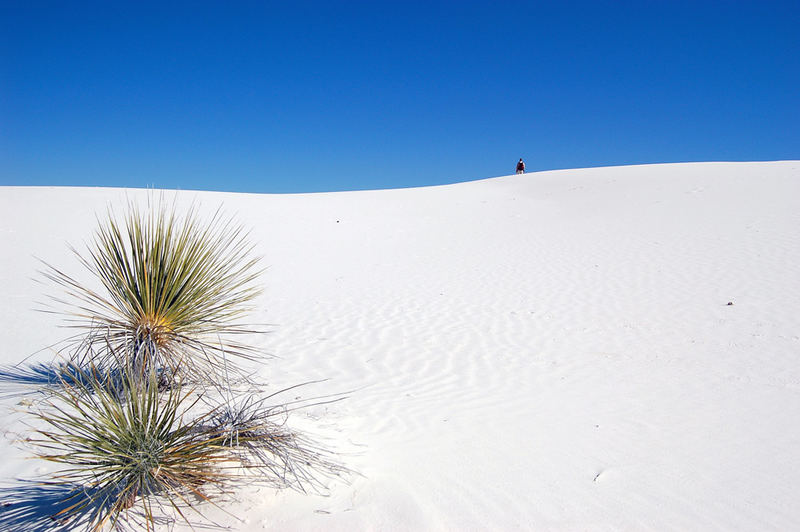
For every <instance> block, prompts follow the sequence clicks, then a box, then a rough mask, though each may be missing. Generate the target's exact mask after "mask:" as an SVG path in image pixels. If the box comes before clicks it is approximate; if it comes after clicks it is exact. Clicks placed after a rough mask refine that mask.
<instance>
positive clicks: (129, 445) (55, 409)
mask: <svg viewBox="0 0 800 532" xmlns="http://www.w3.org/2000/svg"><path fill="white" fill-rule="evenodd" d="M136 371H138V370H137V369H135V368H131V367H128V368H126V369H125V371H123V372H122V377H121V378H120V379H119V380H118V381H116V383H117V384H118V385H117V386H109V381H107V380H103V379H100V378H98V376H97V374H96V373H95V372H94V371H92V370H83V369H81V368H75V367H73V368H72V369H71V371H70V374H72V375H74V374H81V378H80V379H73V380H70V381H67V380H64V381H63V382H62V383H61V386H60V387H59V388H58V389H57V390H55V391H54V392H53V394H52V395H51V397H50V399H48V400H47V401H46V405H45V406H44V407H43V408H42V409H41V410H40V411H39V413H38V414H37V417H38V418H39V420H40V421H42V422H43V423H44V425H45V428H43V429H41V430H38V431H37V433H38V436H37V437H36V438H34V439H32V440H31V441H32V443H33V444H34V445H36V446H37V448H38V456H39V457H41V458H44V459H46V460H49V461H52V462H56V463H59V464H62V465H63V466H64V467H63V469H60V470H59V471H58V472H56V473H55V474H54V475H53V478H54V481H55V482H54V483H55V485H63V486H65V487H72V486H81V487H82V488H81V489H80V490H76V491H74V492H73V493H72V494H71V495H70V496H69V497H67V502H68V504H67V505H66V507H64V508H63V509H62V510H61V511H60V512H59V513H58V514H56V515H55V516H53V518H54V519H56V520H58V521H70V520H71V519H75V520H76V521H79V522H88V523H89V526H90V528H92V529H93V530H100V529H102V528H103V527H104V526H106V525H109V526H110V527H111V528H114V527H115V526H116V525H117V524H118V522H119V520H120V517H121V516H122V514H123V512H124V513H125V515H126V516H127V515H128V512H129V511H131V510H133V511H134V514H135V515H138V516H143V517H144V522H145V523H146V524H147V528H148V529H149V528H150V526H151V525H152V524H153V523H154V522H155V520H156V517H157V514H156V513H154V511H153V508H154V505H162V504H164V505H166V506H168V507H171V508H172V509H174V510H175V512H177V514H178V515H180V516H181V517H182V518H183V519H184V520H187V518H186V516H185V514H184V513H183V511H184V510H185V509H186V508H192V509H196V508H195V506H194V505H193V504H192V499H196V498H199V499H200V500H201V501H207V500H210V494H213V493H214V492H218V490H220V489H224V486H225V483H226V481H228V480H230V478H231V476H230V474H229V473H228V472H227V470H226V468H225V467H224V465H225V464H224V463H225V462H227V461H228V460H229V452H228V451H227V449H226V447H225V446H224V445H223V442H224V439H225V436H224V435H221V434H216V435H215V434H212V433H210V432H209V431H208V430H207V429H206V428H205V427H206V424H207V420H206V419H205V418H204V417H197V418H194V419H187V416H186V415H185V414H186V412H187V410H190V409H191V408H192V407H193V406H194V405H195V404H196V402H197V400H198V397H196V396H194V397H193V395H192V394H191V393H190V392H182V391H181V387H180V385H177V386H174V387H171V388H170V389H169V390H167V391H166V392H162V393H160V392H159V386H158V377H157V375H156V372H155V371H154V369H153V368H152V367H151V368H150V369H148V370H147V373H146V375H137V374H136ZM54 483H53V482H51V483H50V485H54ZM195 504H196V503H195ZM187 522H188V520H187Z"/></svg>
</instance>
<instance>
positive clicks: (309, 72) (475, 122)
mask: <svg viewBox="0 0 800 532" xmlns="http://www.w3.org/2000/svg"><path fill="white" fill-rule="evenodd" d="M799 23H800V2H797V1H793V2H768V1H760V2H715V3H706V2H685V3H684V2H677V1H674V2H673V1H663V2H656V1H646V0H643V1H635V2H540V3H539V2H480V3H478V2H468V1H459V2H436V1H428V2H414V1H404V2H391V3H389V2H374V1H373V2H342V3H338V2H329V1H328V2H280V3H277V2H276V3H273V2H185V3H170V2H160V3H153V4H149V3H147V2H131V3H130V4H126V3H124V2H94V3H87V2H75V3H70V2H52V3H45V2H36V1H26V2H8V1H6V2H3V3H2V5H1V6H0V185H80V186H97V185H101V186H125V187H148V186H149V187H156V188H178V189H209V190H229V191H247V192H307V191H327V190H348V189H371V188H394V187H407V186H420V185H433V184H441V183H448V182H455V181H465V180H470V179H480V178H484V177H491V176H497V175H505V174H509V173H513V170H514V164H515V163H516V161H517V159H518V158H519V157H524V158H525V160H526V162H527V165H528V169H529V171H535V170H547V169H555V168H577V167H588V166H607V165H623V164H640V163H659V162H679V161H718V160H734V161H744V160H776V159H798V158H800V31H798V24H799Z"/></svg>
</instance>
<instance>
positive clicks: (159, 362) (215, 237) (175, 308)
mask: <svg viewBox="0 0 800 532" xmlns="http://www.w3.org/2000/svg"><path fill="white" fill-rule="evenodd" d="M73 251H74V252H75V253H76V255H77V256H78V258H79V259H80V261H81V262H82V263H83V264H84V265H85V266H86V267H87V268H88V269H89V271H90V272H91V274H92V275H93V276H94V277H96V278H97V279H98V280H99V281H100V283H101V285H102V288H103V289H102V290H100V291H95V290H92V289H90V288H88V287H86V286H85V285H84V284H82V283H80V282H78V281H76V280H75V279H74V278H73V277H71V276H69V275H67V274H66V273H64V272H62V271H60V270H58V269H56V268H53V267H52V266H47V268H46V270H45V271H44V272H43V273H44V275H45V276H46V277H47V278H49V279H50V280H52V281H55V282H56V283H57V284H59V285H61V286H62V287H64V288H65V289H66V291H67V293H68V294H69V295H70V296H71V298H67V299H60V298H53V299H54V300H56V301H57V302H59V303H62V304H66V305H68V306H67V310H66V311H65V312H66V314H68V316H69V318H68V322H69V324H70V325H71V326H73V327H77V328H79V329H82V331H83V332H85V333H87V334H86V335H85V336H80V337H79V338H81V342H87V343H88V344H89V345H90V346H93V348H94V349H91V350H87V349H85V348H83V347H81V348H80V349H78V350H77V352H81V353H87V352H92V353H93V354H94V358H93V360H91V363H93V364H95V365H97V366H104V367H109V366H115V365H116V366H119V365H121V364H123V363H127V361H128V360H129V359H130V361H132V364H133V365H134V366H137V365H138V366H139V367H146V366H148V365H150V364H152V365H155V366H156V367H160V368H167V369H168V370H169V371H170V372H174V371H175V370H176V369H178V368H180V369H181V371H182V372H184V374H185V373H190V374H194V375H195V376H202V378H203V380H208V379H209V378H211V379H212V380H216V376H217V375H218V373H217V370H218V369H219V368H220V367H222V366H223V360H222V356H223V353H227V354H228V355H233V356H234V357H236V356H239V357H246V358H255V351H254V350H253V349H251V348H249V347H248V346H247V345H245V344H242V343H240V342H238V341H236V340H235V338H234V337H235V336H236V335H240V334H250V333H253V332H256V331H254V330H253V329H252V328H250V327H244V326H242V325H241V324H240V319H241V318H242V317H243V316H244V315H245V314H246V313H247V312H248V311H250V310H252V308H251V305H252V302H253V300H254V298H255V297H256V296H257V295H258V294H259V293H260V289H259V288H258V287H257V286H256V285H255V283H254V281H255V279H256V277H257V276H258V274H259V273H260V272H259V271H258V270H257V268H256V265H257V264H256V263H257V259H256V258H254V257H252V245H251V244H249V243H248V241H247V235H246V234H245V232H244V231H243V229H242V227H241V226H240V225H236V224H234V223H233V222H232V221H231V220H226V219H223V217H222V215H221V214H220V211H219V210H218V211H217V212H216V213H215V214H214V215H213V217H211V219H210V221H209V222H207V223H203V222H201V220H200V219H199V217H198V215H197V212H196V211H195V210H194V208H192V209H190V210H189V211H188V213H187V214H186V215H185V216H182V217H181V216H178V215H177V214H176V212H175V207H174V205H173V206H172V207H169V206H167V205H166V204H165V203H164V201H163V199H162V200H160V201H159V202H158V203H157V204H156V205H151V206H149V208H148V210H147V211H145V212H143V211H141V210H140V209H139V208H138V207H137V206H136V205H134V204H132V203H129V204H128V212H127V215H126V216H125V217H124V218H123V220H122V221H119V220H118V219H117V217H116V216H115V215H114V214H112V213H111V212H110V211H109V213H108V216H107V219H106V220H105V221H104V222H102V223H100V225H99V228H98V229H97V231H96V232H95V235H94V239H93V241H92V242H91V243H90V245H89V246H88V255H82V254H81V253H79V252H78V251H76V250H74V248H73ZM105 345H108V348H105ZM119 354H122V355H124V357H123V358H124V360H123V361H120V360H116V359H114V358H115V356H116V355H119ZM86 362H88V361H84V360H81V361H78V364H79V365H84V364H85V363H86ZM230 362H231V361H227V364H230ZM234 369H235V368H234Z"/></svg>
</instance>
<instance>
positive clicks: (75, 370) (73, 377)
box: [0, 362, 112, 399]
mask: <svg viewBox="0 0 800 532" xmlns="http://www.w3.org/2000/svg"><path fill="white" fill-rule="evenodd" d="M85 375H87V371H85V368H79V367H77V366H73V365H69V364H63V363H58V362H50V363H43V362H39V363H36V364H26V365H19V364H17V365H14V366H0V399H6V398H15V397H25V396H30V395H35V394H40V393H42V392H43V391H47V390H48V389H53V388H59V387H61V386H63V384H64V383H65V382H66V383H68V384H78V383H81V384H86V382H85V380H86V379H85V377H84V376H85ZM105 376H106V377H112V375H111V374H110V373H109V372H106V375H105Z"/></svg>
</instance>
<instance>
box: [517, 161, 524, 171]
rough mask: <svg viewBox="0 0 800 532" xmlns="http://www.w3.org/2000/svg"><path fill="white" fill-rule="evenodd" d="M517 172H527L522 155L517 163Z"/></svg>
mask: <svg viewBox="0 0 800 532" xmlns="http://www.w3.org/2000/svg"><path fill="white" fill-rule="evenodd" d="M517 173H518V174H524V173H525V163H524V162H522V157H520V158H519V162H518V163H517Z"/></svg>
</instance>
